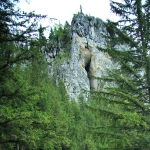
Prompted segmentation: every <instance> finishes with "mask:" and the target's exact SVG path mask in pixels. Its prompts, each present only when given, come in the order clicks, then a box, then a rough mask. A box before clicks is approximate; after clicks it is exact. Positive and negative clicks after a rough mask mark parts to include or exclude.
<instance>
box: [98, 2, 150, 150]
mask: <svg viewBox="0 0 150 150" xmlns="http://www.w3.org/2000/svg"><path fill="white" fill-rule="evenodd" d="M110 6H111V10H112V11H113V12H114V13H115V14H117V15H119V17H120V20H119V21H118V22H112V21H110V20H108V22H107V23H106V26H107V29H108V31H109V33H108V34H109V35H108V36H107V44H106V48H100V50H102V51H105V52H108V54H109V55H110V56H111V58H112V60H113V62H114V63H116V64H117V65H118V66H117V67H116V68H113V69H112V70H111V71H109V73H108V76H105V77H103V78H102V80H103V81H106V82H107V84H106V86H105V88H104V89H103V90H101V91H99V92H98V93H96V95H97V96H96V97H95V99H97V100H99V101H105V103H106V105H105V107H101V106H100V105H98V106H99V111H100V112H101V113H100V114H101V115H102V114H103V115H104V116H107V118H106V119H109V124H107V125H106V126H107V127H106V128H104V127H103V130H99V131H100V132H99V135H100V136H104V135H105V137H106V139H107V142H108V143H107V144H106V145H105V146H106V147H107V148H108V149H124V150H127V149H130V150H131V149H134V150H135V149H136V150H137V149H139V150H148V149H150V145H149V140H150V136H149V130H150V128H149V126H150V104H149V103H150V53H149V50H150V36H149V35H150V1H149V0H146V1H142V0H123V1H122V2H115V1H112V0H111V3H110ZM108 83H110V84H108ZM108 85H109V86H108ZM114 108H115V109H114ZM99 129H100V128H99ZM106 147H105V148H106Z"/></svg>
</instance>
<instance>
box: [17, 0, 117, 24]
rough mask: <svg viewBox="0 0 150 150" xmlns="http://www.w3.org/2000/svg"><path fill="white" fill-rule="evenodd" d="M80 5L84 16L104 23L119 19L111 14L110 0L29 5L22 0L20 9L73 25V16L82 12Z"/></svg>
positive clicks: (40, 0)
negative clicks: (86, 15)
mask: <svg viewBox="0 0 150 150" xmlns="http://www.w3.org/2000/svg"><path fill="white" fill-rule="evenodd" d="M80 5H81V6H82V11H83V13H84V14H88V15H91V16H94V17H98V18H101V19H102V20H104V21H105V20H106V19H108V18H109V19H111V20H116V19H117V18H116V16H115V15H114V14H112V13H111V12H110V6H109V0H30V3H29V4H28V3H26V2H25V1H24V0H22V1H21V2H20V4H19V7H20V8H21V9H22V10H24V11H26V12H30V11H35V13H38V14H44V15H48V16H49V17H51V18H56V19H57V20H58V21H57V22H56V23H59V22H60V23H61V24H64V23H65V21H66V20H67V21H68V22H69V23H71V20H72V17H73V14H76V13H78V12H79V11H80ZM46 23H48V24H49V23H50V22H48V21H47V22H46Z"/></svg>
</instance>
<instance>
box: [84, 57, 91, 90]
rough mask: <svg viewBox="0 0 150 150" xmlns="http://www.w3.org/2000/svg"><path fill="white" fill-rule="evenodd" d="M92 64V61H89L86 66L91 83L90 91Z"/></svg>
mask: <svg viewBox="0 0 150 150" xmlns="http://www.w3.org/2000/svg"><path fill="white" fill-rule="evenodd" d="M90 64H91V59H90V60H89V61H88V63H87V64H86V66H85V70H86V72H87V77H88V79H89V83H90V89H91V71H90Z"/></svg>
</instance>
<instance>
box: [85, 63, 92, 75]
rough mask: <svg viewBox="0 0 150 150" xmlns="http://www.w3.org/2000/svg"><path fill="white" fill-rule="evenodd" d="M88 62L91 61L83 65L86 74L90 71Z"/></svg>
mask: <svg viewBox="0 0 150 150" xmlns="http://www.w3.org/2000/svg"><path fill="white" fill-rule="evenodd" d="M90 63H91V61H89V62H88V63H87V64H86V66H85V70H86V72H87V74H89V73H90Z"/></svg>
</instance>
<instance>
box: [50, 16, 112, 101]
mask: <svg viewBox="0 0 150 150" xmlns="http://www.w3.org/2000/svg"><path fill="white" fill-rule="evenodd" d="M106 34H107V31H106V28H105V26H104V24H103V21H102V20H101V19H98V18H97V19H96V18H94V17H91V16H87V15H84V14H83V13H78V14H76V15H74V17H73V20H72V24H71V38H72V44H71V47H70V54H69V58H67V59H66V60H63V61H61V62H60V63H59V65H57V66H55V61H54V60H52V59H51V58H47V60H48V61H49V62H51V65H50V67H49V68H50V72H51V74H54V72H55V77H56V78H61V79H62V80H63V81H64V84H65V87H66V90H67V93H68V95H69V97H70V99H74V100H78V97H79V95H80V94H81V93H82V92H83V90H85V91H89V90H99V89H100V86H101V85H100V82H99V81H98V79H97V78H94V77H101V76H102V75H104V74H106V73H107V68H111V67H112V66H113V64H112V61H111V59H110V57H109V55H108V54H107V53H104V52H101V51H99V50H98V48H97V46H100V47H105V38H104V37H103V35H106ZM48 55H50V54H47V56H48ZM51 55H52V54H51ZM54 68H55V70H54ZM83 96H84V97H85V98H87V97H88V94H85V93H84V94H83Z"/></svg>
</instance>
